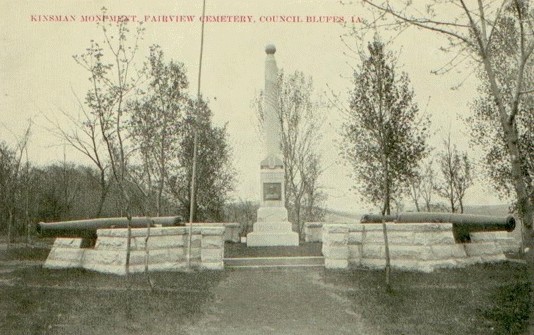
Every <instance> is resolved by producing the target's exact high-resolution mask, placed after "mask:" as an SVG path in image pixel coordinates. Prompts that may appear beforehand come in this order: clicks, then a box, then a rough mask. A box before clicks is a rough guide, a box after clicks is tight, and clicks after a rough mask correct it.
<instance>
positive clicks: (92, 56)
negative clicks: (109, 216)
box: [74, 8, 143, 276]
mask: <svg viewBox="0 0 534 335" xmlns="http://www.w3.org/2000/svg"><path fill="white" fill-rule="evenodd" d="M102 11H103V14H105V13H106V9H105V8H103V10H102ZM98 26H99V28H100V30H101V31H102V35H103V41H101V42H98V41H95V40H91V41H90V45H89V47H88V48H86V49H85V52H84V53H83V54H80V55H76V56H74V60H75V61H76V62H77V63H78V64H79V65H80V66H82V67H83V68H84V69H85V70H86V71H87V72H88V73H89V82H90V88H89V90H88V91H87V94H86V96H85V105H86V106H87V108H88V110H89V112H90V113H91V114H92V115H93V116H94V118H95V119H96V125H97V126H98V131H99V135H100V136H101V138H102V142H103V144H104V147H105V155H106V161H107V162H109V163H108V164H109V167H110V170H111V175H112V178H113V180H114V182H115V183H116V185H117V187H118V189H119V190H120V195H121V207H123V208H124V212H125V214H126V217H127V218H128V219H129V220H130V219H131V217H132V211H131V194H130V192H129V190H130V188H129V187H128V185H129V184H131V183H132V178H131V175H130V171H129V169H128V167H129V165H128V163H129V158H130V155H131V149H132V148H131V143H130V141H129V139H128V136H127V135H128V131H127V125H128V118H127V116H128V115H127V114H126V113H127V111H128V110H127V108H126V107H127V99H128V95H129V94H130V93H132V92H134V90H135V88H136V86H137V84H138V81H139V78H140V77H139V74H138V73H136V71H135V67H134V59H135V55H136V53H137V51H138V42H139V39H140V38H141V35H142V32H143V30H142V28H141V27H140V26H139V27H138V28H137V30H136V34H135V35H134V36H133V41H131V39H130V38H131V36H130V30H129V27H128V22H126V21H119V22H116V23H113V22H104V23H98ZM130 237H131V227H130V224H128V242H127V251H126V275H127V276H128V274H129V262H130V242H131V238H130Z"/></svg>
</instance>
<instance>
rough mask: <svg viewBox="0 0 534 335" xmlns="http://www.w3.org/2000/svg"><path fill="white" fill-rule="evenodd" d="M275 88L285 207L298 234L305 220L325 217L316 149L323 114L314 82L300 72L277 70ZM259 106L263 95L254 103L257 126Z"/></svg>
mask: <svg viewBox="0 0 534 335" xmlns="http://www.w3.org/2000/svg"><path fill="white" fill-rule="evenodd" d="M278 89H279V94H278V108H277V112H278V120H279V122H280V128H281V151H282V155H283V161H284V169H285V174H284V176H285V179H284V183H285V185H284V186H285V202H286V203H285V206H286V208H287V209H288V214H289V220H290V221H291V222H293V224H294V225H295V226H296V227H297V229H298V231H299V233H300V232H302V229H303V227H304V223H305V222H306V221H320V220H322V218H323V217H324V201H325V200H326V194H325V193H324V192H323V191H322V189H321V186H320V184H319V182H318V181H319V178H320V176H321V174H322V168H321V157H320V155H319V153H318V148H317V147H318V144H319V141H320V138H321V137H320V136H321V135H320V129H321V125H322V123H323V121H324V115H322V114H321V108H320V105H319V103H318V102H317V101H316V100H315V99H314V97H313V94H314V89H313V80H312V78H311V77H306V75H305V74H304V73H303V72H301V71H295V72H294V73H292V74H289V75H286V74H285V73H284V71H280V73H279V75H278ZM262 103H263V92H261V93H260V95H259V96H258V97H256V98H255V99H254V100H253V108H254V109H255V110H256V116H257V118H258V125H259V126H260V127H261V125H262V124H263V106H262ZM300 236H303V235H302V234H300Z"/></svg>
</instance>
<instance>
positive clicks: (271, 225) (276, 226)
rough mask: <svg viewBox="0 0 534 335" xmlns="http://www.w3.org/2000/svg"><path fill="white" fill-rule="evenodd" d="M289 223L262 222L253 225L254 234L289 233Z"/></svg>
mask: <svg viewBox="0 0 534 335" xmlns="http://www.w3.org/2000/svg"><path fill="white" fill-rule="evenodd" d="M291 231H293V230H292V229H291V222H287V221H280V222H275V221H263V222H256V223H254V232H255V233H256V232H291Z"/></svg>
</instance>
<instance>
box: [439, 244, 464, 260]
mask: <svg viewBox="0 0 534 335" xmlns="http://www.w3.org/2000/svg"><path fill="white" fill-rule="evenodd" d="M430 249H431V251H432V254H433V255H434V258H435V259H449V258H464V257H467V254H466V253H465V249H464V247H463V246H462V245H461V244H447V245H432V246H430Z"/></svg>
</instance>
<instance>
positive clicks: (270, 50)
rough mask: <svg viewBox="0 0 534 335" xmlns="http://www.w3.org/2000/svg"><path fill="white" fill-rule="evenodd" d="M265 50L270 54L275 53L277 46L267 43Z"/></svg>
mask: <svg viewBox="0 0 534 335" xmlns="http://www.w3.org/2000/svg"><path fill="white" fill-rule="evenodd" d="M265 52H266V53H267V54H268V55H274V53H275V52H276V47H275V46H274V44H267V46H266V47H265Z"/></svg>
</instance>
